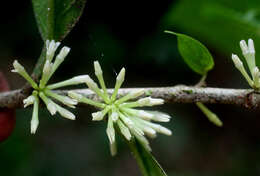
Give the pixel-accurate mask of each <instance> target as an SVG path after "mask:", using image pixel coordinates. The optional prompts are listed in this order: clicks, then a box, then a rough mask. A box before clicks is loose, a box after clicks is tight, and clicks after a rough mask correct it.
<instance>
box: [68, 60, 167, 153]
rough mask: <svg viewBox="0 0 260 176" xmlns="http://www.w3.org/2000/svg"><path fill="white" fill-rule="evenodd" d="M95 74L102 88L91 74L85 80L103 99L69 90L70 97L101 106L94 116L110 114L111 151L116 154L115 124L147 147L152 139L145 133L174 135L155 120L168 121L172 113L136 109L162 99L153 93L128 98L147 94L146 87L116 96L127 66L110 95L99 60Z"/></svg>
mask: <svg viewBox="0 0 260 176" xmlns="http://www.w3.org/2000/svg"><path fill="white" fill-rule="evenodd" d="M94 69H95V75H96V76H97V78H98V80H99V83H100V86H101V89H100V88H99V87H98V85H97V84H96V83H95V82H94V81H93V80H92V79H91V78H90V77H87V81H86V84H87V85H88V87H89V88H90V89H91V90H92V91H94V92H95V93H96V94H97V95H98V96H99V97H100V98H101V99H103V101H104V102H103V103H100V102H96V101H93V100H91V99H88V98H86V97H85V96H83V95H81V94H79V93H76V92H73V91H70V92H69V93H68V95H69V96H70V97H71V98H74V99H76V100H77V101H78V102H81V103H86V104H90V105H93V106H96V107H98V108H101V110H100V111H98V112H94V113H92V117H93V118H92V120H94V121H100V120H103V119H104V118H105V116H106V115H107V121H108V124H107V129H106V133H107V136H108V139H109V143H110V151H111V154H112V155H115V154H116V151H117V150H116V144H115V143H116V142H115V135H116V131H115V126H117V127H118V132H120V133H121V134H122V135H123V136H124V137H125V139H126V140H128V141H129V140H131V138H133V137H134V138H136V139H137V140H138V141H139V142H140V143H141V144H142V145H143V146H144V147H145V148H146V149H147V150H149V151H150V150H151V148H150V146H149V142H148V140H147V139H146V137H145V135H147V136H148V137H151V138H154V137H156V134H157V133H162V134H165V135H171V134H172V133H171V131H170V130H169V129H167V128H165V127H163V126H161V125H159V124H156V123H154V122H152V121H159V122H168V121H169V120H170V116H169V115H167V114H164V113H161V112H157V111H146V110H138V109H134V108H135V107H143V106H154V105H161V104H163V103H164V100H163V99H156V98H151V97H146V98H141V99H139V100H137V101H132V102H128V101H129V100H133V99H136V98H138V97H140V96H142V95H143V94H144V89H137V90H134V91H132V92H130V93H129V94H127V95H125V96H123V97H121V98H118V99H116V97H117V93H118V90H119V88H120V87H121V85H122V83H123V81H124V79H125V69H124V68H123V69H122V70H121V71H120V73H119V74H118V76H117V78H116V84H115V89H114V91H113V93H112V95H111V96H109V95H108V93H107V91H106V86H105V83H104V79H103V75H102V74H103V73H102V69H101V67H100V64H99V63H98V61H95V62H94Z"/></svg>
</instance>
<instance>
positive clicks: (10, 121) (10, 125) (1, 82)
mask: <svg viewBox="0 0 260 176" xmlns="http://www.w3.org/2000/svg"><path fill="white" fill-rule="evenodd" d="M8 90H9V85H8V82H7V81H6V79H5V77H4V75H3V74H2V73H1V72H0V92H4V91H8ZM14 126H15V111H14V109H8V108H2V109H0V142H2V141H4V140H5V139H7V138H8V137H9V136H10V135H11V133H12V131H13V129H14Z"/></svg>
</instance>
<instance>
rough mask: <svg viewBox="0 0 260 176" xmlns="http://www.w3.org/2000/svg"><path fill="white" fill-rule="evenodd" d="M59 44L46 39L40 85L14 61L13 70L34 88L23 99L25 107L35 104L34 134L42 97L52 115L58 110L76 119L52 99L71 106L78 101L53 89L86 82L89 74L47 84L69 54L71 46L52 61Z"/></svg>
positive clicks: (64, 48) (65, 48) (73, 106)
mask: <svg viewBox="0 0 260 176" xmlns="http://www.w3.org/2000/svg"><path fill="white" fill-rule="evenodd" d="M59 45H60V43H59V42H55V41H54V40H52V41H49V40H47V41H46V50H47V52H46V60H45V64H44V67H43V71H42V77H41V80H40V83H39V85H38V84H37V83H36V82H35V81H34V80H33V79H32V78H31V77H30V76H29V74H28V73H27V71H26V70H25V69H24V67H23V66H22V65H21V64H19V62H18V61H16V60H15V61H14V63H13V66H14V69H13V70H12V72H16V73H18V74H20V75H21V76H22V77H24V78H25V79H26V80H27V81H28V82H29V83H30V84H31V86H32V87H33V89H34V91H33V92H32V95H30V96H29V97H27V98H26V99H24V100H23V103H24V107H27V106H29V105H33V115H32V120H31V133H33V134H34V133H35V132H36V130H37V128H38V125H39V118H38V109H39V103H40V102H39V100H40V99H41V100H42V101H43V102H44V103H45V105H46V107H47V109H48V110H49V112H50V113H51V115H54V114H56V112H59V114H60V115H61V116H63V117H65V118H67V119H71V120H74V119H75V115H74V114H73V113H71V112H70V111H68V110H67V109H65V108H63V107H62V106H60V105H58V104H57V103H55V102H54V101H53V100H52V99H54V100H56V101H59V102H61V103H62V104H64V105H66V106H68V107H70V108H75V105H76V104H77V101H75V100H74V99H71V98H70V97H68V96H64V95H59V94H57V93H55V92H53V89H57V88H60V87H64V86H69V85H76V84H81V83H84V82H85V79H86V77H87V75H82V76H76V77H73V78H71V79H68V80H65V81H62V82H58V83H55V84H51V85H47V83H48V81H49V79H50V78H51V77H52V75H53V74H54V73H55V71H56V70H57V68H58V67H59V66H60V64H61V63H62V62H63V61H64V59H65V57H66V56H67V55H68V53H69V51H70V48H68V47H66V46H65V47H63V48H62V49H61V50H60V52H59V54H58V55H57V56H56V58H55V61H54V62H52V60H53V59H54V55H55V52H56V50H57V48H58V47H59Z"/></svg>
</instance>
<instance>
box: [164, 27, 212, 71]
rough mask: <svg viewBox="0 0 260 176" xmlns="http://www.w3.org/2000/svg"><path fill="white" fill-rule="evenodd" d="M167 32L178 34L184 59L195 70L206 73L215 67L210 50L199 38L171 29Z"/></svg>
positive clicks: (179, 45)
mask: <svg viewBox="0 0 260 176" xmlns="http://www.w3.org/2000/svg"><path fill="white" fill-rule="evenodd" d="M165 32H166V33H169V34H173V35H176V36H177V40H178V49H179V52H180V54H181V56H182V58H183V60H184V61H185V62H186V64H187V65H188V66H189V67H190V68H191V69H192V70H193V71H194V72H196V73H198V74H201V75H205V74H207V72H208V71H209V70H211V69H212V68H213V67H214V60H213V58H212V56H211V54H210V52H209V50H208V49H207V48H206V47H205V46H204V45H203V44H202V43H200V42H199V41H198V40H195V39H193V38H191V37H189V36H187V35H184V34H179V33H175V32H171V31H165Z"/></svg>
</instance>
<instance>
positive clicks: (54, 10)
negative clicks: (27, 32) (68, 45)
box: [32, 0, 86, 41]
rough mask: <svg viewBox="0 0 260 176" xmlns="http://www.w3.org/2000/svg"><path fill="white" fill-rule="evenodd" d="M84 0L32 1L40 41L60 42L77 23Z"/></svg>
mask: <svg viewBox="0 0 260 176" xmlns="http://www.w3.org/2000/svg"><path fill="white" fill-rule="evenodd" d="M85 3H86V0H32V4H33V9H34V13H35V17H36V21H37V24H38V27H39V31H40V33H41V36H42V39H43V40H44V41H45V40H47V39H54V40H56V41H61V40H62V39H64V38H65V37H66V35H67V34H68V33H69V32H70V31H71V30H72V28H73V27H74V25H75V24H76V23H77V21H78V19H79V17H80V16H81V14H82V12H83V9H84V7H85Z"/></svg>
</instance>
